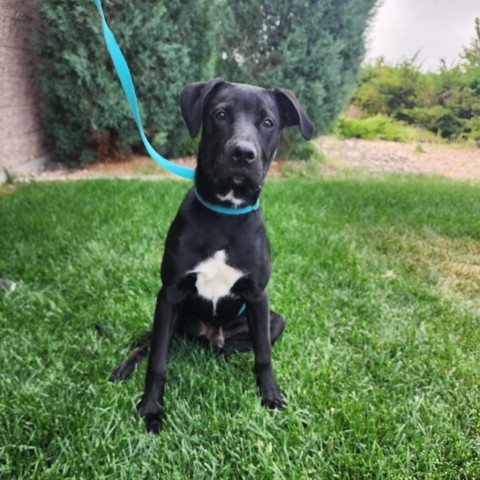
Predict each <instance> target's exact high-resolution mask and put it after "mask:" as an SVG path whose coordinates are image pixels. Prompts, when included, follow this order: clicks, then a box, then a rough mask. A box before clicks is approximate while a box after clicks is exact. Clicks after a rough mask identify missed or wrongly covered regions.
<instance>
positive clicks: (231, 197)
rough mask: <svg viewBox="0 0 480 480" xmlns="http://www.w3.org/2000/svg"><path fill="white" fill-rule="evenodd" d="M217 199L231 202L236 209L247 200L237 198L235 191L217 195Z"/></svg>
mask: <svg viewBox="0 0 480 480" xmlns="http://www.w3.org/2000/svg"><path fill="white" fill-rule="evenodd" d="M217 198H218V199H219V200H221V201H222V202H231V203H232V205H233V206H235V207H238V206H239V205H241V204H242V203H245V200H242V199H241V198H237V197H235V196H234V195H233V190H230V191H229V192H228V193H227V194H226V195H218V194H217ZM217 253H218V252H217Z"/></svg>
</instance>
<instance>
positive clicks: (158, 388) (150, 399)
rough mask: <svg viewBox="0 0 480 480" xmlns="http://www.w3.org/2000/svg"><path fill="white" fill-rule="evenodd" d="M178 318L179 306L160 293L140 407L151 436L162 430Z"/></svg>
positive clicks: (162, 290)
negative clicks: (169, 355)
mask: <svg viewBox="0 0 480 480" xmlns="http://www.w3.org/2000/svg"><path fill="white" fill-rule="evenodd" d="M177 316H178V306H176V305H173V304H172V303H170V302H169V301H168V299H167V295H166V292H165V288H162V289H161V290H160V291H159V292H158V296H157V305H156V307H155V318H154V321H153V330H152V339H151V345H150V355H149V357H148V366H147V375H146V377H145V391H144V393H143V397H142V399H141V401H140V403H139V404H138V407H137V408H138V411H139V413H140V415H141V416H142V417H143V420H144V422H145V425H146V427H147V431H148V432H149V433H157V432H158V431H159V430H160V429H161V428H162V411H161V410H162V406H163V390H164V387H165V381H166V374H167V360H168V351H169V348H170V343H171V339H172V334H173V331H174V328H175V323H176V321H177Z"/></svg>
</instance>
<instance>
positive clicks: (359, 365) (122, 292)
mask: <svg viewBox="0 0 480 480" xmlns="http://www.w3.org/2000/svg"><path fill="white" fill-rule="evenodd" d="M188 187H189V185H188V184H186V183H183V182H175V181H162V182H157V183H154V182H140V181H128V182H126V181H121V180H115V181H113V180H96V181H84V182H77V183H62V184H51V185H45V184H32V185H28V186H19V187H16V189H14V190H6V189H5V190H4V191H3V193H1V194H0V219H1V221H0V252H1V255H0V277H4V278H9V279H11V280H14V281H15V282H16V283H17V289H16V290H15V291H14V292H11V293H5V292H1V291H0V329H1V330H0V333H1V335H0V342H1V347H0V386H1V393H0V398H1V401H0V478H2V479H3V478H5V479H17V478H25V479H36V478H41V479H62V480H64V479H88V480H91V479H107V478H108V479H179V480H180V479H182V480H183V479H204V478H205V479H222V480H223V479H244V478H245V479H255V480H258V479H289V480H290V479H335V478H338V479H356V478H368V479H370V478H385V479H406V478H412V479H436V478H448V479H455V480H456V479H461V478H464V479H467V478H468V479H474V478H480V453H479V452H480V395H479V389H480V387H479V381H480V369H479V365H480V349H479V345H480V316H479V306H480V302H479V290H480V288H479V283H478V282H479V277H478V275H476V273H478V272H479V270H478V269H479V268H480V266H479V252H480V188H479V187H478V186H477V187H475V186H470V185H467V184H465V183H453V182H447V181H442V180H435V179H422V178H408V179H407V178H404V177H388V178H385V179H376V180H371V179H370V180H368V179H351V180H344V181H340V180H315V181H313V180H312V181H309V180H302V179H291V180H284V181H271V182H270V183H269V184H268V185H267V187H266V191H265V194H264V198H263V207H264V212H265V217H266V221H267V226H268V231H269V234H270V239H271V243H272V254H273V264H274V265H273V277H272V280H271V284H270V297H271V303H272V306H273V308H274V309H275V310H277V311H279V312H281V313H282V314H284V315H285V317H286V318H287V319H288V320H289V325H288V326H287V330H286V331H285V333H284V335H283V337H282V338H281V339H280V340H279V342H278V343H277V344H276V345H275V347H274V349H273V356H274V366H275V371H276V376H277V380H278V382H279V384H280V386H281V387H282V389H283V390H284V391H285V394H286V397H287V400H288V408H287V409H286V410H285V411H283V412H276V413H273V414H271V413H269V412H268V411H266V410H264V409H263V408H262V407H261V406H260V403H259V400H258V398H257V396H256V393H255V387H254V379H253V374H252V363H253V357H252V355H251V354H243V355H237V356H235V357H233V358H232V359H231V361H229V362H224V361H223V360H221V359H219V358H216V357H213V356H212V355H210V354H208V352H204V351H203V350H201V349H199V348H197V347H195V346H192V345H191V344H190V343H189V342H187V341H185V340H184V339H180V338H179V339H177V340H176V341H175V342H174V343H173V346H172V353H171V356H170V363H169V379H168V383H167V388H166V404H165V408H166V420H165V426H164V430H163V431H162V432H161V434H160V435H158V436H156V437H152V436H149V435H147V434H146V433H145V432H144V428H143V425H142V423H141V421H140V420H139V419H138V418H137V417H136V415H135V403H136V402H137V401H138V399H139V396H140V395H141V392H142V387H143V376H144V371H145V370H144V369H145V365H143V366H142V368H140V370H139V372H137V373H136V374H135V376H134V378H133V380H132V381H131V382H128V383H123V384H110V383H109V382H108V381H107V379H108V376H109V374H110V372H111V369H112V368H113V366H114V365H115V364H116V363H117V362H118V361H119V360H121V359H123V357H124V356H125V354H126V353H127V352H128V350H129V344H130V342H131V340H132V339H133V338H135V337H136V336H137V335H139V334H140V333H141V331H142V330H144V329H145V328H148V327H149V326H150V322H151V316H152V312H153V308H154V299H155V294H156V291H157V289H158V286H159V280H158V268H159V262H160V258H161V252H162V244H163V241H164V238H165V234H166V232H167V228H168V225H169V223H170V222H171V220H172V218H173V216H174V214H175V211H176V208H177V206H178V203H179V201H180V199H181V198H182V196H183V194H184V192H185V191H186V189H187V188H188ZM462 266H463V267H462ZM95 323H100V324H102V325H104V326H105V327H106V328H107V329H108V331H107V332H106V334H100V333H98V332H97V331H96V330H95V328H94V324H95Z"/></svg>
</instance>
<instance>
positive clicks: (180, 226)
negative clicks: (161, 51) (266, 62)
mask: <svg viewBox="0 0 480 480" xmlns="http://www.w3.org/2000/svg"><path fill="white" fill-rule="evenodd" d="M180 105H181V109H182V114H183V117H184V119H185V122H186V124H187V127H188V130H189V132H190V135H191V136H192V137H194V136H195V135H197V134H198V132H199V131H200V127H203V128H202V136H201V140H200V147H199V152H198V166H197V170H196V173H195V188H194V189H192V190H190V191H189V192H188V194H187V195H186V197H185V199H184V200H183V203H182V205H181V206H180V209H179V211H178V213H177V216H176V217H175V220H174V221H173V223H172V225H171V227H170V230H169V232H168V235H167V239H166V243H165V253H164V256H163V261H162V267H161V278H162V284H163V285H162V288H161V289H160V291H159V293H158V296H157V305H156V308H155V317H154V323H153V331H152V334H151V340H150V356H149V359H148V368H147V375H146V380H145V392H144V394H143V397H142V399H141V401H140V403H139V405H138V411H139V412H140V414H141V415H142V417H143V418H144V421H145V424H146V426H147V430H148V431H149V432H157V431H158V430H159V429H160V428H161V413H162V412H161V408H162V403H163V390H164V386H165V380H166V371H167V358H168V350H169V346H170V342H171V339H172V335H173V333H174V332H175V331H179V332H182V333H184V334H186V335H188V336H190V337H193V338H195V339H197V340H200V341H201V342H203V343H205V344H207V345H208V346H209V348H212V349H213V350H214V351H216V352H218V353H222V354H224V355H229V354H231V353H232V352H234V351H244V350H249V349H252V348H253V350H254V352H255V374H256V380H257V385H258V388H259V391H260V396H261V399H262V404H263V405H265V406H267V407H268V408H282V407H283V406H284V401H283V399H282V395H281V393H280V390H279V388H278V386H277V383H276V381H275V379H274V376H273V368H272V360H271V344H272V343H273V341H275V340H276V339H277V338H278V336H279V335H280V334H281V332H282V330H283V329H284V327H285V320H284V319H283V318H282V317H281V316H280V315H279V314H277V313H275V312H273V311H271V310H269V304H268V295H267V289H266V288H267V283H268V280H269V277H270V271H271V262H270V247H269V243H268V238H267V234H266V231H265V226H264V223H263V217H262V212H261V210H259V209H255V207H253V208H251V209H249V210H251V212H250V213H244V214H237V215H233V214H225V213H218V212H217V211H214V210H212V208H213V209H215V208H216V207H218V206H220V207H224V208H226V209H229V212H230V211H231V210H233V211H234V212H235V211H236V212H237V213H238V211H242V210H240V209H248V207H249V206H252V205H255V204H256V202H257V200H258V199H259V196H260V194H261V190H262V185H263V182H264V180H265V176H266V174H267V170H268V168H269V166H270V164H271V162H272V160H273V158H274V156H275V151H276V148H277V143H278V140H279V135H280V131H281V129H282V128H284V127H290V126H293V125H298V126H299V127H300V130H301V133H302V135H303V137H304V138H305V139H310V138H311V137H312V134H313V130H314V126H313V124H312V122H311V121H310V120H309V118H308V117H307V116H306V114H305V113H304V111H303V110H302V108H301V107H300V105H299V103H298V101H297V99H296V98H295V96H294V95H293V94H292V93H291V92H289V91H286V90H281V89H272V90H266V89H263V88H258V87H253V86H250V85H242V84H236V83H228V82H225V81H223V80H222V79H216V80H212V81H210V82H208V83H194V84H192V85H188V86H186V87H185V88H184V89H183V90H182V92H181V94H180ZM235 209H236V210H235ZM243 310H244V313H243ZM147 353H148V344H147V340H146V339H144V341H143V342H141V344H140V345H138V347H137V348H136V349H135V350H134V352H133V353H132V354H131V355H130V357H129V358H128V359H127V360H126V361H124V362H123V363H121V364H120V365H119V366H118V367H117V368H116V369H115V371H114V372H113V374H112V377H111V379H112V380H119V379H125V378H128V377H129V376H130V374H131V373H132V371H133V370H134V368H135V366H136V364H137V363H138V362H139V361H141V360H142V359H143V358H144V357H145V356H146V355H147Z"/></svg>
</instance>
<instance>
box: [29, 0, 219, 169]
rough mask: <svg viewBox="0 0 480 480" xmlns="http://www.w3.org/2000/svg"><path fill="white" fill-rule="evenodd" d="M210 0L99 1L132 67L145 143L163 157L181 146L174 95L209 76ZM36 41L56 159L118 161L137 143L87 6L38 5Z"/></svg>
mask: <svg viewBox="0 0 480 480" xmlns="http://www.w3.org/2000/svg"><path fill="white" fill-rule="evenodd" d="M210 4H211V2H208V1H207V0H184V1H182V2H179V1H172V2H158V1H156V0H145V1H143V2H131V1H128V0H104V1H103V5H104V8H105V13H106V17H107V22H108V23H109V25H110V27H111V29H112V31H113V32H114V34H115V36H116V38H117V40H118V42H119V44H120V46H121V48H122V51H123V53H124V54H125V57H126V59H127V62H128V64H129V66H130V69H131V73H132V77H133V81H134V84H135V87H136V90H137V96H138V100H139V108H140V112H141V116H142V121H143V125H144V128H145V132H146V135H147V137H148V138H149V139H150V140H151V141H153V143H154V144H155V146H156V147H160V148H161V153H162V154H163V155H174V154H175V153H176V151H175V150H176V148H177V147H178V146H179V145H181V144H182V142H184V141H185V140H186V135H187V134H186V129H185V128H184V127H183V121H182V118H181V114H180V108H179V106H178V93H179V91H180V89H181V88H182V87H183V86H184V85H185V84H186V83H189V82H192V81H197V80H200V79H207V78H208V77H210V76H211V75H212V71H211V68H210V67H209V64H208V60H209V58H210V51H211V40H210V37H209V36H206V35H205V31H208V30H209V22H210V8H211V7H210ZM36 5H37V10H38V14H39V17H40V18H42V19H43V25H42V29H41V30H40V31H39V32H38V33H37V35H36V45H37V50H38V53H39V56H40V59H41V62H40V76H41V86H42V91H43V96H44V100H45V113H44V115H45V130H46V134H47V136H48V138H49V140H50V143H51V146H52V149H53V151H54V152H55V154H56V156H57V157H58V159H60V160H61V161H64V162H66V163H68V164H70V165H78V164H86V163H89V162H90V161H92V160H93V159H94V158H95V157H104V156H105V157H111V156H112V155H122V154H123V153H125V152H127V151H128V149H129V148H130V147H131V146H135V145H139V141H140V137H139V134H138V131H137V129H136V125H135V123H134V121H133V117H132V114H131V112H130V109H129V106H128V104H127V102H126V100H125V98H124V94H123V91H122V90H121V87H120V83H119V80H118V78H117V76H116V73H115V72H114V70H113V65H112V62H111V60H110V57H109V55H108V52H107V50H106V47H105V45H104V40H103V35H102V33H101V23H100V19H99V16H98V12H97V10H96V8H95V6H94V5H93V3H92V2H91V1H84V0H72V1H69V2H58V1H56V0H38V1H37V2H36Z"/></svg>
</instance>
